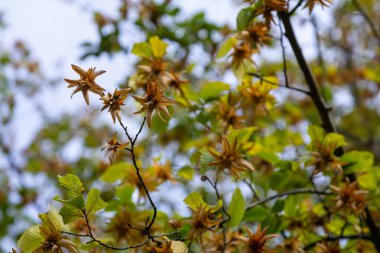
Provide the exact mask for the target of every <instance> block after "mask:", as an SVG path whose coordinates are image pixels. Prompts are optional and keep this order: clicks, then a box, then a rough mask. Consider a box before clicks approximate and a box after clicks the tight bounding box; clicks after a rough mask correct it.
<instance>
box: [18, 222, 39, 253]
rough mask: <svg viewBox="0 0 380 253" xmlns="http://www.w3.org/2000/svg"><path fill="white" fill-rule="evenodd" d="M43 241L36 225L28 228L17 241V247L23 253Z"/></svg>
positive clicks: (36, 246)
mask: <svg viewBox="0 0 380 253" xmlns="http://www.w3.org/2000/svg"><path fill="white" fill-rule="evenodd" d="M44 241H45V239H44V237H43V236H42V234H41V232H40V228H39V226H38V225H35V226H32V227H30V228H28V229H27V230H26V231H25V232H24V233H23V234H22V235H21V237H20V239H19V240H18V242H17V247H18V248H20V249H21V250H22V251H24V252H25V253H30V252H32V251H34V250H35V249H37V248H38V247H40V246H41V244H42V243H43V242H44Z"/></svg>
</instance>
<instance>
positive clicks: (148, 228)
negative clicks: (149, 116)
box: [120, 117, 157, 239]
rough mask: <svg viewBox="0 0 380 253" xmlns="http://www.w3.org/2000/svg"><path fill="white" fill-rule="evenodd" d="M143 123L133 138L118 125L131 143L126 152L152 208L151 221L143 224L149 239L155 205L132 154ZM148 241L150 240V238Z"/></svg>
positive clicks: (154, 214) (155, 213) (155, 209)
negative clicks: (130, 157)
mask: <svg viewBox="0 0 380 253" xmlns="http://www.w3.org/2000/svg"><path fill="white" fill-rule="evenodd" d="M145 121H146V117H144V120H143V122H142V123H141V126H140V128H139V131H138V132H137V133H136V135H135V137H134V138H132V137H131V135H130V134H129V133H128V129H127V127H125V126H124V125H123V123H122V122H120V125H121V127H122V128H123V129H124V132H125V134H126V135H127V137H128V139H129V141H130V143H131V148H126V150H128V151H129V152H130V153H131V156H132V163H133V166H134V167H135V170H136V174H137V177H138V179H139V181H140V183H141V185H142V186H143V188H144V191H145V194H146V196H147V197H148V200H149V203H150V205H151V206H152V208H153V217H152V219H151V220H150V222H149V220H148V219H147V222H146V224H145V232H146V233H147V234H148V236H149V237H151V234H150V229H151V227H152V226H153V224H154V221H155V220H156V217H157V207H156V205H155V204H154V202H153V199H152V197H151V196H150V193H149V190H148V188H147V186H146V185H145V182H144V180H143V177H142V176H141V173H140V168H139V166H138V165H137V159H136V154H135V152H134V148H135V144H136V141H137V138H138V136H139V135H140V133H141V132H142V129H143V127H144V124H145ZM150 239H151V238H150Z"/></svg>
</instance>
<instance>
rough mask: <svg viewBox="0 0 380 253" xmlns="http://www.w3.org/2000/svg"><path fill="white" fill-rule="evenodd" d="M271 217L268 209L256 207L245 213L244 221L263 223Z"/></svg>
mask: <svg viewBox="0 0 380 253" xmlns="http://www.w3.org/2000/svg"><path fill="white" fill-rule="evenodd" d="M269 215H270V213H269V211H268V209H266V208H265V207H262V206H256V207H254V208H251V209H249V210H247V211H246V212H245V215H244V220H245V221H252V222H262V221H264V220H265V219H266V218H267V217H268V216H269Z"/></svg>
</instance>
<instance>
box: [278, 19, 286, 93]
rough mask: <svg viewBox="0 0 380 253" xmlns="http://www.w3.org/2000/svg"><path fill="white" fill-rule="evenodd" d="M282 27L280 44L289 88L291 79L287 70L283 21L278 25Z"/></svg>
mask: <svg viewBox="0 0 380 253" xmlns="http://www.w3.org/2000/svg"><path fill="white" fill-rule="evenodd" d="M278 26H279V27H280V32H281V36H280V44H281V50H282V62H283V66H284V67H283V70H282V72H284V78H285V87H287V88H289V79H288V72H287V63H286V51H285V45H284V31H283V30H282V25H281V23H280V24H279V25H278Z"/></svg>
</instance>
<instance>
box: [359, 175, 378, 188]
mask: <svg viewBox="0 0 380 253" xmlns="http://www.w3.org/2000/svg"><path fill="white" fill-rule="evenodd" d="M358 182H359V185H360V188H363V189H368V190H376V189H377V188H378V184H377V181H376V178H375V177H374V176H373V174H371V173H366V174H361V175H359V176H358Z"/></svg>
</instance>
